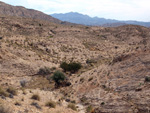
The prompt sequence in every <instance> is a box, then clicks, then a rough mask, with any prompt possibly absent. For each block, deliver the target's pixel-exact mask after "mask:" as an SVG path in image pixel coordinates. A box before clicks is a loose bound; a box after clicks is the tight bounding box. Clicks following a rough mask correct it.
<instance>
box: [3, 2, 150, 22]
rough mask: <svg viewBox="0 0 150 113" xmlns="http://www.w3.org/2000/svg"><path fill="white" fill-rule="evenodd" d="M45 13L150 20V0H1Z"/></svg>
mask: <svg viewBox="0 0 150 113" xmlns="http://www.w3.org/2000/svg"><path fill="white" fill-rule="evenodd" d="M1 1H3V2H6V3H9V4H11V5H21V6H25V7H26V8H30V9H36V10H40V11H42V12H45V13H47V14H52V13H67V12H71V11H73V12H79V13H82V14H87V15H90V16H92V17H94V16H98V17H104V18H108V19H118V20H138V21H149V22H150V0H1Z"/></svg>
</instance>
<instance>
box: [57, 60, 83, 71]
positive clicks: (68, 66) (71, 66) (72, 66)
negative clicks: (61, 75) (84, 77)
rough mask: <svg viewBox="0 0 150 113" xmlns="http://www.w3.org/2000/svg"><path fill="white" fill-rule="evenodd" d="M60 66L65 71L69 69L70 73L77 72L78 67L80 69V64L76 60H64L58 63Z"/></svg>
mask: <svg viewBox="0 0 150 113" xmlns="http://www.w3.org/2000/svg"><path fill="white" fill-rule="evenodd" d="M60 67H61V68H62V69H63V70H64V71H65V72H66V71H70V72H72V73H75V72H77V71H78V70H79V69H81V67H82V65H81V64H80V63H77V62H71V63H69V64H68V63H66V62H62V63H61V64H60Z"/></svg>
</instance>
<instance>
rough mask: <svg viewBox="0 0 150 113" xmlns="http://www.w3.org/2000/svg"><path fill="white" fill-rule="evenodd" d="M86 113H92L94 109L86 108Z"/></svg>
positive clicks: (91, 107)
mask: <svg viewBox="0 0 150 113" xmlns="http://www.w3.org/2000/svg"><path fill="white" fill-rule="evenodd" d="M86 113H94V108H93V106H91V105H90V106H88V107H87V108H86Z"/></svg>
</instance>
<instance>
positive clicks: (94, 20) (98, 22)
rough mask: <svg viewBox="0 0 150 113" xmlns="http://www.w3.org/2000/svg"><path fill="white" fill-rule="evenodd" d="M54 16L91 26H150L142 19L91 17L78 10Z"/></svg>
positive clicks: (54, 15) (53, 15)
mask: <svg viewBox="0 0 150 113" xmlns="http://www.w3.org/2000/svg"><path fill="white" fill-rule="evenodd" d="M51 16H52V17H54V18H57V19H59V20H62V21H67V22H71V23H76V24H82V25H89V26H104V27H116V26H120V24H121V25H126V24H133V25H141V26H145V27H150V22H142V21H134V20H128V21H119V20H115V19H105V18H99V17H90V16H88V15H84V14H80V13H77V12H69V13H64V14H63V13H54V14H51Z"/></svg>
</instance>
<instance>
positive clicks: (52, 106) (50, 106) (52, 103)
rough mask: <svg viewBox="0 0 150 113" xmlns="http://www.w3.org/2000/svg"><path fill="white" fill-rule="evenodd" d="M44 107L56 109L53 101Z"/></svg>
mask: <svg viewBox="0 0 150 113" xmlns="http://www.w3.org/2000/svg"><path fill="white" fill-rule="evenodd" d="M45 106H47V107H49V108H55V107H56V103H55V102H54V101H49V102H47V103H46V104H45Z"/></svg>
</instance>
